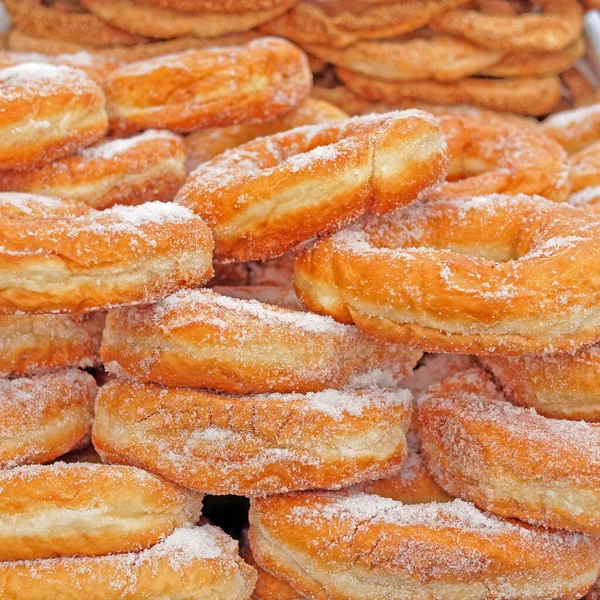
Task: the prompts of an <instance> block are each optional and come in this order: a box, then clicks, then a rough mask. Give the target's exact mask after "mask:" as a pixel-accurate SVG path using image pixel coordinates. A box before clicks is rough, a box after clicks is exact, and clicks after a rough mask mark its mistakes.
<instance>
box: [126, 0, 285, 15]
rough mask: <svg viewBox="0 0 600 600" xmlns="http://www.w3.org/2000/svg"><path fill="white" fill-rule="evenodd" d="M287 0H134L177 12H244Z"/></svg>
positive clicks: (141, 4)
mask: <svg viewBox="0 0 600 600" xmlns="http://www.w3.org/2000/svg"><path fill="white" fill-rule="evenodd" d="M286 2H287V0H135V3H136V4H138V5H140V6H158V7H160V8H167V9H169V10H176V11H179V12H191V13H194V12H211V11H212V12H223V13H244V12H255V11H260V10H269V9H272V8H277V7H278V6H281V5H283V4H285V3H286Z"/></svg>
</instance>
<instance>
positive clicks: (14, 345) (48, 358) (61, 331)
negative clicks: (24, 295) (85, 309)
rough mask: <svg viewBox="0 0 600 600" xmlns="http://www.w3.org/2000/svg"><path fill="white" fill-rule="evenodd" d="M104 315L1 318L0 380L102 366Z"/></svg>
mask: <svg viewBox="0 0 600 600" xmlns="http://www.w3.org/2000/svg"><path fill="white" fill-rule="evenodd" d="M103 325H104V315H103V314H102V313H90V314H87V315H9V316H0V377H27V376H31V375H37V374H39V373H44V372H48V371H53V370H55V369H60V368H65V367H78V368H80V369H87V368H89V367H93V366H95V365H97V364H99V360H100V357H99V355H98V351H99V349H100V337H101V335H102V327H103Z"/></svg>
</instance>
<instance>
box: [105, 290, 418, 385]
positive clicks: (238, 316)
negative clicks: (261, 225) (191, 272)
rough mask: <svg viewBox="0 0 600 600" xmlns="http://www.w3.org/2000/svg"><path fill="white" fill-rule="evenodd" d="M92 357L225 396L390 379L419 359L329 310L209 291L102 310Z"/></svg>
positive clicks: (120, 369) (118, 369) (132, 374)
mask: <svg viewBox="0 0 600 600" xmlns="http://www.w3.org/2000/svg"><path fill="white" fill-rule="evenodd" d="M101 354H102V358H103V360H104V363H105V366H106V369H107V370H108V372H109V373H112V374H114V375H117V376H119V377H127V378H129V379H132V380H134V381H140V382H155V383H162V384H164V385H169V386H174V387H185V386H189V387H196V388H212V389H217V390H221V391H224V392H228V393H235V394H249V393H267V392H281V393H287V392H302V393H305V392H318V391H322V390H326V389H328V388H340V387H342V386H345V385H352V384H353V383H354V382H355V381H356V380H357V379H361V378H364V377H365V376H367V375H368V374H369V373H371V372H373V371H382V370H383V371H385V372H389V373H390V375H391V376H392V377H393V378H394V379H395V380H396V381H400V379H402V378H404V377H406V376H407V375H408V374H409V373H410V372H411V371H412V369H413V367H414V366H415V364H416V363H417V360H418V359H419V358H420V356H421V353H420V352H419V351H416V350H413V349H407V348H406V347H404V346H398V345H396V344H389V343H386V342H381V341H380V340H376V339H374V338H371V337H369V336H366V335H364V334H363V333H362V332H360V331H359V330H358V329H356V328H355V327H352V326H348V325H342V324H340V323H336V322H335V321H334V320H333V319H331V318H330V317H324V316H321V315H313V314H309V313H306V312H299V311H294V310H289V309H285V308H280V307H279V306H274V305H271V304H263V303H261V302H258V301H255V300H241V299H239V298H232V297H228V296H223V295H220V294H217V293H215V292H214V291H211V290H182V291H180V292H177V293H176V294H173V295H171V296H168V297H167V298H165V299H163V300H161V301H159V302H157V303H156V304H151V305H144V306H138V307H123V308H120V309H115V310H111V311H110V312H109V314H108V318H107V321H106V327H105V329H104V335H103V340H102V347H101Z"/></svg>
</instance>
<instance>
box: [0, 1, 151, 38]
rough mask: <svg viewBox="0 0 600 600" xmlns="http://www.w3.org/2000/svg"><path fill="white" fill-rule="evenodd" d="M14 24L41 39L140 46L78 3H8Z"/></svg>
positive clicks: (127, 34)
mask: <svg viewBox="0 0 600 600" xmlns="http://www.w3.org/2000/svg"><path fill="white" fill-rule="evenodd" d="M4 5H5V6H6V9H7V10H8V12H9V14H10V17H11V20H12V22H13V24H14V25H15V26H16V27H18V28H19V29H20V30H21V31H23V32H26V33H27V34H29V35H32V36H35V37H38V38H56V39H59V40H64V41H65V42H74V43H79V42H81V43H86V44H88V43H90V41H91V42H92V43H93V44H95V45H110V44H123V45H131V44H137V43H139V42H141V41H142V40H143V38H141V37H140V36H138V35H135V34H133V33H130V32H129V31H123V29H120V28H115V27H112V26H111V25H109V24H108V23H106V22H105V21H103V20H102V19H100V18H98V17H97V16H95V15H93V14H91V13H89V12H88V11H87V10H85V8H83V7H82V6H81V4H80V3H79V2H78V1H76V0H75V1H67V2H61V1H60V0H6V1H5V2H4Z"/></svg>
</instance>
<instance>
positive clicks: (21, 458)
mask: <svg viewBox="0 0 600 600" xmlns="http://www.w3.org/2000/svg"><path fill="white" fill-rule="evenodd" d="M96 392H97V386H96V382H95V381H94V378H93V377H92V376H91V375H89V374H88V373H84V372H83V371H78V370H76V369H69V370H64V371H56V372H54V373H49V374H46V375H37V376H34V377H31V378H17V379H0V425H1V428H2V436H0V469H4V468H11V467H16V466H18V465H24V464H32V463H44V462H50V461H51V460H54V459H55V458H57V457H59V456H60V455H61V454H65V453H66V452H69V450H73V449H74V448H76V447H77V446H78V445H79V444H81V443H84V442H85V441H86V440H87V439H89V434H90V430H91V426H92V413H93V404H94V398H95V396H96Z"/></svg>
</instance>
